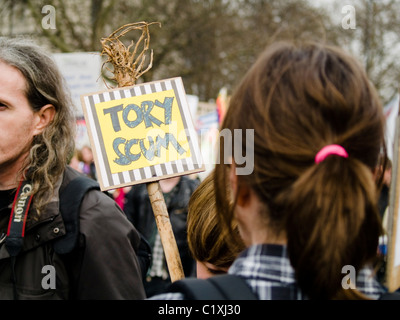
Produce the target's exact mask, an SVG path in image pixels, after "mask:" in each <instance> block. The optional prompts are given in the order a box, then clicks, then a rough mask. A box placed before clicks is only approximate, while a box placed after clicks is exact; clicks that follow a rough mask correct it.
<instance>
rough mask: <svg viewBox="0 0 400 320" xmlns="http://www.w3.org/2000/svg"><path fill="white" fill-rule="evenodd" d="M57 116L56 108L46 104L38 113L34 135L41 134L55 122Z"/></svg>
mask: <svg viewBox="0 0 400 320" xmlns="http://www.w3.org/2000/svg"><path fill="white" fill-rule="evenodd" d="M55 114H56V108H55V107H54V106H53V105H52V104H46V105H44V106H43V107H42V108H41V109H40V110H39V111H38V112H36V114H35V116H36V118H35V119H36V120H35V121H36V122H35V128H34V129H35V131H34V135H38V134H41V133H42V132H43V130H44V129H45V128H46V127H47V126H48V125H49V124H50V123H51V122H52V121H53V119H54V116H55Z"/></svg>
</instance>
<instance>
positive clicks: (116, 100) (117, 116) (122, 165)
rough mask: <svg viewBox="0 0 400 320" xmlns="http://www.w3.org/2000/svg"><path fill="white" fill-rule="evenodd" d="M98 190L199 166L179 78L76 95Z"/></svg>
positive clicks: (199, 157) (180, 173)
mask: <svg viewBox="0 0 400 320" xmlns="http://www.w3.org/2000/svg"><path fill="white" fill-rule="evenodd" d="M81 102H82V109H83V111H84V115H85V119H86V124H87V126H88V133H89V138H90V141H91V145H92V148H93V151H94V158H95V165H96V170H97V175H98V179H99V183H100V186H101V189H102V190H108V189H114V188H117V187H122V186H127V185H133V184H138V183H144V182H150V181H157V180H160V179H164V178H168V177H172V176H177V175H184V174H190V173H196V172H201V171H204V165H203V161H202V158H201V154H200V150H199V144H198V139H197V133H196V131H195V129H194V125H193V121H192V118H191V114H190V111H189V106H188V103H187V99H186V94H185V90H184V87H183V83H182V79H181V78H179V77H178V78H171V79H167V80H162V81H156V82H149V83H144V84H140V85H136V86H132V87H124V88H118V89H114V90H108V91H103V92H100V93H95V94H89V95H82V96H81Z"/></svg>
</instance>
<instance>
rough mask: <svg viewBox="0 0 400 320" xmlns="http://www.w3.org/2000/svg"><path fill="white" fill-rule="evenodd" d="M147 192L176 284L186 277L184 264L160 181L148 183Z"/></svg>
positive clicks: (172, 279) (172, 278)
mask: <svg viewBox="0 0 400 320" xmlns="http://www.w3.org/2000/svg"><path fill="white" fill-rule="evenodd" d="M147 192H148V194H149V197H150V202H151V206H152V208H153V212H154V217H155V219H156V223H157V228H158V232H159V234H160V238H161V243H162V245H163V248H164V253H165V258H166V260H167V265H168V270H169V274H170V276H171V281H172V282H174V281H176V280H180V279H183V278H184V277H185V275H184V273H183V267H182V262H181V258H180V255H179V250H178V246H177V244H176V240H175V236H174V233H173V231H172V225H171V221H170V219H169V215H168V210H167V206H166V204H165V201H164V195H163V193H162V191H161V187H160V183H159V182H158V181H156V182H149V183H147Z"/></svg>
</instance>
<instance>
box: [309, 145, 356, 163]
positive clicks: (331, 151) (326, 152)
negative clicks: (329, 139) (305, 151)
mask: <svg viewBox="0 0 400 320" xmlns="http://www.w3.org/2000/svg"><path fill="white" fill-rule="evenodd" d="M330 155H337V156H340V157H343V158H347V157H348V156H349V155H348V154H347V152H346V150H345V149H344V148H343V147H342V146H339V145H338V144H330V145H327V146H325V147H323V148H322V149H321V150H319V151H318V153H317V154H316V155H315V163H320V162H321V161H324V160H325V158H326V157H327V156H330Z"/></svg>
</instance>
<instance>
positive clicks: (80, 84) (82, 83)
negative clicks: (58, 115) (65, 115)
mask: <svg viewBox="0 0 400 320" xmlns="http://www.w3.org/2000/svg"><path fill="white" fill-rule="evenodd" d="M53 58H54V60H55V62H56V63H57V66H58V68H59V69H60V71H61V73H62V75H63V77H64V78H65V80H66V82H67V85H68V88H69V90H70V92H71V97H72V101H73V103H74V105H75V107H76V116H77V117H83V112H82V109H81V107H80V105H81V103H80V97H81V95H82V94H85V93H87V92H98V91H102V90H106V86H105V85H104V82H103V80H102V78H101V73H100V71H99V70H101V65H102V61H101V56H100V53H99V52H70V53H55V54H53Z"/></svg>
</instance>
